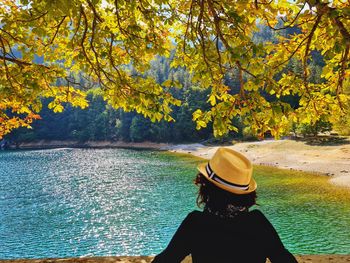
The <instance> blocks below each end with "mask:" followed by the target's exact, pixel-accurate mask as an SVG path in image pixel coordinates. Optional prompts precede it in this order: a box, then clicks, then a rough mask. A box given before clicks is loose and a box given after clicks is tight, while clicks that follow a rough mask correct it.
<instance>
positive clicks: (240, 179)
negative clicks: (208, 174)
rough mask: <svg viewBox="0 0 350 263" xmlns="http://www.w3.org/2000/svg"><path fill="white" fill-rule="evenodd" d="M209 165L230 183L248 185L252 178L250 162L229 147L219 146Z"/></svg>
mask: <svg viewBox="0 0 350 263" xmlns="http://www.w3.org/2000/svg"><path fill="white" fill-rule="evenodd" d="M209 165H210V167H211V169H212V170H213V171H214V173H215V174H217V175H218V176H219V177H221V178H222V179H224V180H226V181H227V182H230V183H234V184H237V185H248V184H249V183H250V180H251V178H252V172H253V168H252V164H251V162H250V161H249V160H248V159H247V158H246V157H245V156H244V155H242V154H240V153H238V152H236V151H234V150H231V149H229V148H219V149H218V150H217V151H216V152H215V154H214V156H213V157H212V159H211V160H210V161H209Z"/></svg>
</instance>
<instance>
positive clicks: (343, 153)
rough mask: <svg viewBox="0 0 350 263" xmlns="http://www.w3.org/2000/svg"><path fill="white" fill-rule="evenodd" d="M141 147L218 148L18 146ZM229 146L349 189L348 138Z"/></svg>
mask: <svg viewBox="0 0 350 263" xmlns="http://www.w3.org/2000/svg"><path fill="white" fill-rule="evenodd" d="M62 147H77V148H145V149H155V150H166V151H170V152H177V153H186V154H192V155H194V156H197V157H201V158H204V159H210V158H211V157H212V155H213V154H214V152H215V151H216V149H217V148H218V147H219V146H205V145H203V144H200V143H194V144H167V143H153V142H140V143H137V142H129V143H128V142H110V141H98V142H94V141H88V142H84V143H80V142H77V141H37V142H30V143H21V144H20V145H19V149H47V148H62ZM224 147H229V148H232V149H234V150H237V151H239V152H241V153H243V154H244V155H246V156H247V157H248V158H249V159H250V160H251V161H252V162H253V164H257V165H267V166H275V167H278V168H282V169H291V170H298V171H306V172H312V173H318V174H323V175H327V176H329V177H330V182H331V183H333V184H335V185H338V186H343V187H347V188H349V190H350V139H347V140H345V141H344V142H342V143H340V144H336V145H322V146H320V145H310V144H307V143H306V142H304V141H295V140H289V139H286V140H263V141H255V142H239V143H235V144H233V145H231V146H224Z"/></svg>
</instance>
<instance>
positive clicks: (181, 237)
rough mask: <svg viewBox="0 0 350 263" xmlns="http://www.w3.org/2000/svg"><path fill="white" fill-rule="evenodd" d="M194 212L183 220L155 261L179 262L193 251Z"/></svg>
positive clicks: (154, 262) (157, 262)
mask: <svg viewBox="0 0 350 263" xmlns="http://www.w3.org/2000/svg"><path fill="white" fill-rule="evenodd" d="M194 213H195V212H192V213H190V214H188V215H187V217H186V218H185V219H184V220H183V221H182V223H181V225H180V226H179V228H178V229H177V231H176V233H175V234H174V236H173V238H172V239H171V241H170V243H169V245H168V246H167V248H166V249H165V250H164V251H163V252H161V253H160V254H159V255H157V256H156V257H155V258H154V260H153V261H152V262H153V263H179V262H181V261H182V260H183V259H184V258H185V257H186V256H187V255H189V254H190V253H191V242H190V239H191V238H192V237H193V235H192V234H191V229H193V217H194Z"/></svg>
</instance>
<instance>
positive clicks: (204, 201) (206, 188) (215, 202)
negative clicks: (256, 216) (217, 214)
mask: <svg viewBox="0 0 350 263" xmlns="http://www.w3.org/2000/svg"><path fill="white" fill-rule="evenodd" d="M194 183H195V185H197V186H198V187H199V189H198V196H197V205H198V207H201V206H202V205H204V207H210V208H211V209H214V210H215V211H223V210H225V209H226V207H227V206H229V205H234V206H241V207H247V208H249V207H251V206H253V205H255V204H256V198H257V195H256V191H253V192H251V193H249V194H243V195H238V194H234V193H231V192H228V191H226V190H224V189H221V188H219V187H217V186H216V185H215V184H213V183H212V182H210V181H209V180H208V179H207V178H206V177H205V176H204V175H203V174H201V173H198V174H197V176H196V178H195V179H194Z"/></svg>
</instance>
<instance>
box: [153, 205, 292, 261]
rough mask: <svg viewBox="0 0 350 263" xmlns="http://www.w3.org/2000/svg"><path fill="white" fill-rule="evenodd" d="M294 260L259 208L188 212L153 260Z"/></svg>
mask: <svg viewBox="0 0 350 263" xmlns="http://www.w3.org/2000/svg"><path fill="white" fill-rule="evenodd" d="M189 254H191V255H192V260H193V262H200V263H203V262H220V263H221V262H222V263H225V262H240V263H243V262H251V263H253V262H254V263H258V262H265V261H266V258H270V260H271V261H272V262H283V263H288V262H297V261H296V260H295V259H294V257H293V256H292V255H291V254H290V253H289V252H288V251H287V250H286V249H285V248H284V246H283V244H282V242H281V240H280V238H279V237H278V234H277V233H276V231H275V229H274V228H273V226H272V225H271V224H270V222H269V221H268V220H267V219H266V217H265V216H264V215H263V214H262V213H261V212H260V211H259V210H253V211H252V212H242V213H240V214H239V215H237V216H236V217H234V218H221V217H219V216H217V215H213V214H210V213H208V212H199V211H194V212H191V213H190V214H188V216H187V217H186V218H185V220H184V221H183V222H182V224H181V226H180V227H179V229H178V230H177V232H176V233H175V235H174V237H173V239H172V240H171V242H170V243H169V245H168V247H167V248H166V249H165V250H164V251H163V252H162V253H161V254H159V255H158V256H157V257H156V258H155V260H154V262H181V260H182V259H183V258H184V257H186V256H187V255H189Z"/></svg>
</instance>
